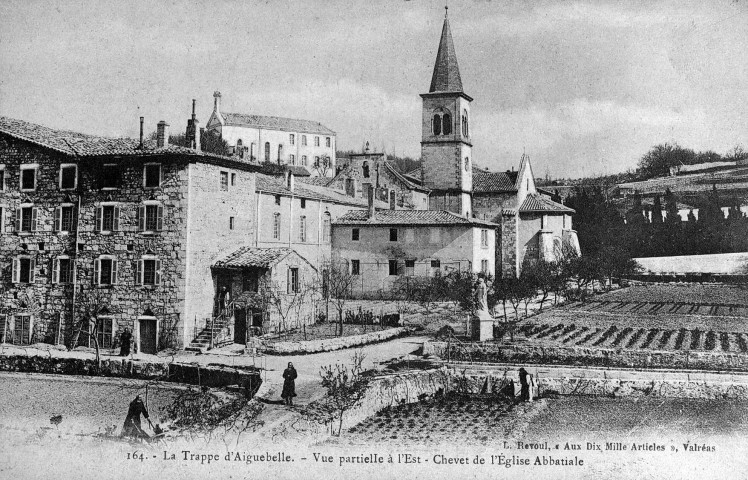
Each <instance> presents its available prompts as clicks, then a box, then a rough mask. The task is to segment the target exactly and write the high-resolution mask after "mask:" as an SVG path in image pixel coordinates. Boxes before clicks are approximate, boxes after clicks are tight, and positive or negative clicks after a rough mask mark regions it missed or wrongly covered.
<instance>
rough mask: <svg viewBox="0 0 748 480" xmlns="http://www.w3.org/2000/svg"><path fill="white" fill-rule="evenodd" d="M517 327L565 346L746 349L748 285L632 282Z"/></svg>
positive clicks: (528, 334)
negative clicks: (745, 287)
mask: <svg viewBox="0 0 748 480" xmlns="http://www.w3.org/2000/svg"><path fill="white" fill-rule="evenodd" d="M520 332H521V333H522V334H524V336H525V338H527V339H528V340H530V341H532V342H542V343H553V344H561V345H565V346H580V347H593V348H594V347H601V348H628V349H652V350H668V351H679V350H702V351H723V352H733V353H748V290H746V289H742V288H740V287H737V286H726V285H651V286H633V287H629V288H625V289H621V290H618V291H614V292H610V293H608V294H604V295H600V296H597V297H595V298H594V300H590V301H588V302H585V303H573V304H570V305H567V306H566V307H564V308H561V309H556V310H552V311H549V312H546V313H543V314H541V315H539V316H536V317H533V318H531V319H530V320H529V321H528V322H527V323H525V324H524V325H522V326H521V327H520Z"/></svg>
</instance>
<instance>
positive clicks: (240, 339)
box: [234, 308, 247, 344]
mask: <svg viewBox="0 0 748 480" xmlns="http://www.w3.org/2000/svg"><path fill="white" fill-rule="evenodd" d="M234 343H241V344H246V343H247V311H246V310H245V309H243V308H237V309H236V310H234Z"/></svg>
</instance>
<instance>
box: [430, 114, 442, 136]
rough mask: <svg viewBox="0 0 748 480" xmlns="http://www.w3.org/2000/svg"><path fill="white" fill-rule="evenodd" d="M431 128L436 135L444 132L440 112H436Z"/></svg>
mask: <svg viewBox="0 0 748 480" xmlns="http://www.w3.org/2000/svg"><path fill="white" fill-rule="evenodd" d="M431 128H432V129H433V131H434V135H441V134H442V119H441V117H440V116H439V114H438V113H436V114H434V120H433V121H432V122H431Z"/></svg>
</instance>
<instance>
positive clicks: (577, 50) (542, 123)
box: [0, 0, 748, 178]
mask: <svg viewBox="0 0 748 480" xmlns="http://www.w3.org/2000/svg"><path fill="white" fill-rule="evenodd" d="M0 18H2V24H1V26H0V72H2V74H1V75H0V115H5V116H10V117H13V118H18V119H22V120H27V121H31V122H35V123H40V124H42V125H46V126H49V127H52V128H61V129H68V130H74V131H79V132H84V133H89V134H95V135H105V136H117V137H119V136H130V137H136V136H137V135H138V128H139V117H140V116H141V115H142V116H144V117H145V119H146V129H147V130H155V126H156V123H157V122H158V121H159V120H166V121H167V122H168V123H169V124H170V125H171V130H172V132H176V131H180V132H181V131H183V130H184V128H185V127H186V122H187V118H188V117H189V115H190V113H191V100H192V99H193V98H195V99H196V100H197V106H198V107H197V113H198V119H199V120H200V121H201V122H202V125H203V126H204V125H205V122H206V121H207V120H208V118H209V116H210V113H211V111H212V109H213V92H214V91H216V90H218V91H220V92H221V93H222V110H223V111H226V112H236V113H252V114H259V115H277V116H285V117H293V118H305V119H311V120H317V121H320V122H322V123H323V124H324V125H326V126H328V127H330V128H332V129H333V130H335V131H336V132H337V141H338V148H339V149H355V150H360V149H361V146H362V144H363V143H364V142H365V141H369V142H370V144H371V146H372V147H374V149H376V150H378V151H386V152H387V153H394V154H397V155H401V156H402V155H409V156H419V155H420V140H421V138H420V136H421V131H420V128H421V127H420V125H421V123H420V122H421V98H420V97H419V94H420V93H425V92H427V91H428V87H429V84H430V80H431V73H432V70H433V63H434V60H435V58H436V50H437V47H438V43H439V35H440V33H441V28H442V22H443V20H444V2H443V1H430V0H409V1H404V0H399V1H394V0H393V1H383V0H370V1H358V0H347V1H338V0H303V1H292V0H291V1H265V2H257V1H253V0H248V1H247V0H245V1H228V0H223V1H215V0H213V1H202V0H191V1H183V2H180V1H153V0H151V1H137V0H135V1H128V2H121V1H113V2H107V1H96V2H94V1H90V2H77V1H74V0H65V1H58V2H54V1H43V2H42V1H38V0H3V1H2V2H0ZM449 19H450V25H451V29H452V35H453V38H454V43H455V50H456V53H457V58H458V62H459V65H460V72H461V75H462V81H463V87H464V89H465V93H467V94H468V95H470V96H472V97H473V98H474V101H473V104H472V109H471V110H472V118H471V133H472V135H473V161H474V163H475V164H476V165H479V166H482V167H486V168H490V169H492V170H506V169H509V168H511V167H513V166H514V167H516V166H517V165H518V164H519V160H520V157H521V155H522V153H523V152H525V153H527V155H529V156H530V158H531V160H532V163H533V166H534V172H535V175H536V176H545V175H550V176H551V177H555V178H558V177H567V178H570V177H580V176H591V175H600V174H608V173H616V172H621V171H625V170H626V169H629V168H633V167H635V166H636V163H637V162H638V160H639V158H641V156H642V155H643V154H644V153H646V151H647V150H648V149H649V148H650V147H652V146H653V145H656V144H658V143H663V142H676V143H678V144H680V145H681V146H684V147H690V148H694V149H696V150H708V149H709V150H714V151H716V152H718V153H725V152H726V151H728V150H730V149H732V148H733V147H734V146H736V145H743V146H744V147H746V148H748V53H747V52H748V0H711V1H709V0H707V1H704V0H702V1H690V0H682V1H657V0H647V1H630V2H622V1H616V2H606V1H593V2H576V1H527V0H526V1H511V0H507V1H496V0H494V1H486V0H482V1H477V0H475V1H471V0H463V1H459V2H458V1H456V0H452V1H451V2H450V6H449Z"/></svg>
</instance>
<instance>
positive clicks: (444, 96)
mask: <svg viewBox="0 0 748 480" xmlns="http://www.w3.org/2000/svg"><path fill="white" fill-rule="evenodd" d="M445 10H446V7H445ZM421 98H422V99H423V114H422V121H421V158H422V163H421V165H422V170H423V184H424V186H425V187H427V188H429V189H431V196H430V197H429V209H430V210H447V211H450V212H454V213H457V214H459V215H465V216H469V215H470V213H471V211H472V190H473V157H472V147H473V145H472V142H471V140H470V102H472V101H473V99H472V98H471V97H470V96H468V95H467V94H465V92H464V91H463V90H462V79H461V78H460V68H459V67H458V65H457V56H456V55H455V47H454V43H453V42H452V32H451V30H450V28H449V17H448V16H447V13H446V11H445V14H444V26H443V27H442V34H441V39H440V40H439V50H438V51H437V54H436V63H435V64H434V73H433V75H432V76H431V86H430V88H429V93H422V94H421Z"/></svg>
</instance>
